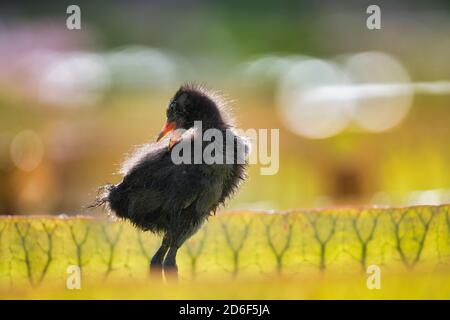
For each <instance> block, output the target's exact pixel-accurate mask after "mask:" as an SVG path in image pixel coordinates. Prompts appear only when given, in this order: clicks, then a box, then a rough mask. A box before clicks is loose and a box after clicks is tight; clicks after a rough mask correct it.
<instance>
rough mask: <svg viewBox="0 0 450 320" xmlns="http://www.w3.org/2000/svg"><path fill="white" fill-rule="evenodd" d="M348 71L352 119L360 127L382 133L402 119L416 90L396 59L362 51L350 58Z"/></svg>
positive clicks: (346, 68)
mask: <svg viewBox="0 0 450 320" xmlns="http://www.w3.org/2000/svg"><path fill="white" fill-rule="evenodd" d="M345 70H346V72H347V74H348V76H349V78H350V80H351V82H352V91H353V94H352V95H353V99H354V102H355V105H356V108H355V110H354V115H353V117H354V121H355V122H356V124H357V125H358V126H360V127H362V128H364V129H366V130H368V131H373V132H380V131H384V130H387V129H390V128H392V127H394V126H396V125H398V124H399V123H400V122H401V121H402V120H403V118H404V117H405V116H406V114H407V113H408V111H409V109H410V107H411V103H412V97H413V94H414V89H413V87H412V86H411V84H410V78H409V75H408V73H407V71H406V70H405V69H404V68H403V67H402V65H401V64H400V63H399V62H398V61H397V60H396V59H395V58H393V57H392V56H390V55H388V54H385V53H381V52H363V53H359V54H356V55H352V56H351V57H350V58H348V59H347V62H346V64H345Z"/></svg>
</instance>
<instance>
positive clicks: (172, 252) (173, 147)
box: [95, 84, 249, 275]
mask: <svg viewBox="0 0 450 320" xmlns="http://www.w3.org/2000/svg"><path fill="white" fill-rule="evenodd" d="M197 124H201V125H200V126H198V125H197ZM233 128H234V127H233V124H232V122H231V120H230V115H229V112H228V111H227V105H226V103H225V102H224V100H223V99H222V98H221V97H220V96H219V95H218V94H216V93H213V92H211V91H209V90H207V89H205V88H204V87H202V86H199V85H193V84H188V85H183V86H181V88H180V89H179V90H178V91H177V92H176V93H175V95H174V97H173V98H172V99H171V101H170V103H169V106H168V109H167V121H166V124H165V125H164V127H163V129H162V131H161V133H160V135H159V136H158V138H157V142H156V143H149V144H146V145H144V146H142V147H141V148H139V149H138V150H137V151H136V152H135V153H134V154H133V155H132V156H131V157H130V158H129V159H128V160H127V161H125V163H124V165H123V167H122V170H121V173H122V174H123V175H124V177H123V181H122V182H121V183H119V184H116V185H107V186H106V187H105V189H104V190H105V192H104V193H103V194H102V195H100V196H99V197H98V199H97V201H96V203H95V205H96V206H98V205H102V204H106V205H107V206H108V207H109V209H110V210H112V211H113V212H115V214H116V215H117V216H118V217H121V218H124V219H128V220H129V221H131V223H132V224H134V225H135V226H136V227H138V228H140V229H142V230H146V231H151V232H153V233H156V234H159V235H161V236H162V243H161V246H160V248H159V249H158V250H157V251H156V253H155V254H154V256H153V257H152V259H151V262H150V269H151V273H152V274H153V273H155V272H158V274H159V275H161V274H162V272H163V271H164V273H166V274H167V273H168V272H173V274H175V275H177V273H178V268H177V264H176V255H177V251H178V249H179V248H180V247H181V245H182V244H183V243H184V242H185V241H186V240H187V239H188V238H189V237H191V236H192V235H193V234H195V232H196V231H197V230H198V229H199V228H200V226H201V225H202V224H203V222H204V221H205V220H206V219H207V217H208V216H209V215H211V214H212V213H215V211H216V209H217V208H218V206H220V205H221V204H223V203H224V201H225V200H226V199H227V198H229V197H230V196H231V195H232V194H233V193H234V192H235V191H236V190H237V188H238V186H239V185H240V183H241V181H243V180H244V179H245V168H246V165H247V160H246V156H247V154H248V151H249V148H248V143H247V141H246V139H245V138H244V137H241V136H239V135H238V134H237V133H236V131H235V130H234V129H233ZM210 129H212V130H213V133H214V134H213V135H212V136H214V139H213V138H211V137H210V138H208V139H205V138H204V137H203V135H204V134H205V133H206V132H207V130H210ZM184 130H186V131H184ZM183 131H184V133H183ZM217 133H220V134H221V135H222V137H223V140H222V141H220V140H221V139H219V138H217V136H216V135H215V134H217ZM205 136H206V135H205ZM210 136H211V135H210ZM226 139H229V140H226ZM226 141H228V142H229V141H232V142H233V144H232V146H231V147H230V146H229V143H226ZM214 144H215V145H214ZM196 146H197V149H196ZM198 146H200V148H199V147H198ZM189 147H192V148H189ZM212 149H213V152H210V155H211V156H212V157H216V158H214V159H220V157H223V158H222V159H223V161H213V162H212V163H211V161H203V160H204V159H201V160H202V161H200V162H199V161H198V156H199V153H200V157H202V155H203V152H204V151H207V150H209V151H211V150H212ZM173 152H177V155H181V156H183V159H188V160H191V161H184V162H183V163H179V161H178V162H177V163H175V162H174V160H173V159H174V157H173V154H172V153H173ZM186 152H187V153H186ZM189 152H191V154H189ZM196 157H197V158H196ZM202 158H203V157H202ZM230 159H231V161H230Z"/></svg>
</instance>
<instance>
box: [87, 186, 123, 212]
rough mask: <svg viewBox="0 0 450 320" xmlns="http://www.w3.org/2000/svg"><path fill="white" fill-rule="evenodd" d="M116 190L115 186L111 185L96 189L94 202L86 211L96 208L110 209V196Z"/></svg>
mask: <svg viewBox="0 0 450 320" xmlns="http://www.w3.org/2000/svg"><path fill="white" fill-rule="evenodd" d="M115 189H116V186H115V185H113V184H106V185H104V186H101V187H99V188H98V193H97V197H96V198H95V200H94V201H93V202H92V203H91V204H90V205H88V206H87V208H88V209H94V208H98V207H106V208H107V209H110V208H109V207H110V204H109V202H110V200H109V199H110V194H111V192H112V191H114V190H115Z"/></svg>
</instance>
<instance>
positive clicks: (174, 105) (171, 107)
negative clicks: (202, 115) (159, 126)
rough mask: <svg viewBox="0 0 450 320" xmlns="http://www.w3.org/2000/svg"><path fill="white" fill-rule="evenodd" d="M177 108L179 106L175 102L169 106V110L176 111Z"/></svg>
mask: <svg viewBox="0 0 450 320" xmlns="http://www.w3.org/2000/svg"><path fill="white" fill-rule="evenodd" d="M176 106H177V103H176V102H175V101H173V102H171V103H170V104H169V109H171V110H175V108H176Z"/></svg>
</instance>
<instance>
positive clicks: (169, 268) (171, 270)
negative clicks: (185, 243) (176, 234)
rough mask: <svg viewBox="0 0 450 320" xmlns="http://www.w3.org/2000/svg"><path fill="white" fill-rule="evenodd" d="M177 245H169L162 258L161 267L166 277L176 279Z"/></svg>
mask: <svg viewBox="0 0 450 320" xmlns="http://www.w3.org/2000/svg"><path fill="white" fill-rule="evenodd" d="M177 251H178V247H177V246H171V247H170V248H169V252H168V253H167V256H166V258H165V259H164V264H163V269H164V275H165V276H166V278H173V279H175V280H176V279H178V267H177V261H176V258H177Z"/></svg>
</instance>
